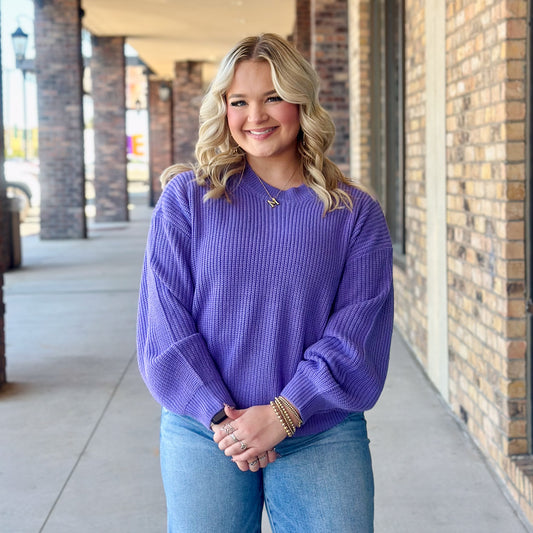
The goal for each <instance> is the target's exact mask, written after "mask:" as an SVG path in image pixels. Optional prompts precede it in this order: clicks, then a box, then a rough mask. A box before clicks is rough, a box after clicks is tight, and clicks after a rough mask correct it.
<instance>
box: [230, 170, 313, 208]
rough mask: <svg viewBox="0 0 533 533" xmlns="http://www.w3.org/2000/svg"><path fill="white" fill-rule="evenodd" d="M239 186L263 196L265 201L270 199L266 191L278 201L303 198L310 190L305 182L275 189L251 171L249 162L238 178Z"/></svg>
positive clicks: (307, 196)
mask: <svg viewBox="0 0 533 533" xmlns="http://www.w3.org/2000/svg"><path fill="white" fill-rule="evenodd" d="M263 185H264V187H263ZM239 187H244V188H245V189H246V190H249V191H251V192H253V193H254V194H255V195H256V196H259V197H260V198H263V199H264V200H265V202H267V201H268V200H269V199H270V198H268V196H267V192H266V191H268V192H269V194H271V195H272V196H271V198H276V199H277V200H278V201H279V202H280V203H281V202H297V201H301V200H304V199H306V198H309V196H310V192H312V191H311V189H309V187H308V186H307V185H306V184H305V183H304V184H302V185H299V186H298V187H291V188H289V189H287V190H285V191H283V190H281V189H277V188H276V187H273V186H272V185H269V184H268V183H266V182H265V181H264V180H262V179H261V177H260V176H259V175H258V174H256V173H255V172H254V171H253V169H252V167H251V166H250V165H249V164H246V168H245V169H244V172H243V174H242V178H241V179H240V180H239ZM265 188H266V191H265Z"/></svg>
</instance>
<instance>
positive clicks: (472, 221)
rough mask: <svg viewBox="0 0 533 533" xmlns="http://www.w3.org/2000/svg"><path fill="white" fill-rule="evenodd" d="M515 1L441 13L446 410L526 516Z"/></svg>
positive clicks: (521, 93) (522, 25)
mask: <svg viewBox="0 0 533 533" xmlns="http://www.w3.org/2000/svg"><path fill="white" fill-rule="evenodd" d="M526 12H527V2H526V1H525V0H518V1H510V0H507V1H505V0H499V1H493V2H461V3H459V2H449V3H448V4H447V44H446V50H447V76H448V80H447V108H446V115H447V145H448V149H447V160H448V161H447V166H448V194H447V203H448V231H449V243H448V273H449V274H448V279H449V291H448V296H449V348H450V400H451V405H452V408H453V410H454V411H455V412H456V413H457V414H458V415H460V416H461V417H462V418H463V420H464V421H465V423H466V426H467V427H468V430H469V432H470V433H471V434H472V435H473V436H474V438H475V439H476V441H477V442H478V443H479V445H480V447H481V449H482V450H483V452H484V454H485V455H487V456H488V457H489V458H490V461H491V463H492V465H493V466H494V467H495V468H496V470H497V471H498V472H499V474H500V475H501V477H502V478H503V479H504V480H505V481H506V482H507V486H508V487H509V489H510V490H511V492H512V494H513V496H514V497H515V498H516V499H517V500H518V501H520V503H521V506H522V509H523V510H524V511H525V512H526V514H528V516H529V518H530V520H531V519H532V517H533V512H532V509H531V504H532V492H531V489H532V487H531V482H530V480H529V478H528V477H527V475H525V474H524V472H525V470H524V468H522V467H523V466H524V464H525V465H526V466H529V467H531V465H529V462H530V459H529V458H521V459H520V461H519V463H518V466H517V463H514V462H512V461H511V458H512V456H514V455H517V454H523V453H525V452H526V451H527V441H526V382H525V372H526V361H525V347H526V345H525V334H526V321H525V315H524V312H525V306H524V296H525V262H524V261H525V243H524V230H525V224H524V207H525V182H524V176H525V153H524V150H525V143H524V140H525V70H526V68H525V67H526V62H525V58H526V39H525V38H526Z"/></svg>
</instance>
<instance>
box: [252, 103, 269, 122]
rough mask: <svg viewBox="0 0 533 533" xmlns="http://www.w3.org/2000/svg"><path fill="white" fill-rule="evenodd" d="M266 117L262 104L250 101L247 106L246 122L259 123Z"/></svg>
mask: <svg viewBox="0 0 533 533" xmlns="http://www.w3.org/2000/svg"><path fill="white" fill-rule="evenodd" d="M267 119H268V113H267V112H266V109H265V108H264V106H263V105H262V104H260V103H252V104H249V106H248V122H250V123H252V124H260V123H261V122H264V121H265V120H267Z"/></svg>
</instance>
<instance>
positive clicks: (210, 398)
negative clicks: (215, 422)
mask: <svg viewBox="0 0 533 533" xmlns="http://www.w3.org/2000/svg"><path fill="white" fill-rule="evenodd" d="M224 404H227V405H234V401H233V400H232V398H231V396H230V395H229V393H228V390H227V389H226V387H225V386H224V384H223V383H221V382H219V381H211V382H210V383H206V384H205V385H202V386H201V387H199V388H198V389H197V390H196V391H195V392H194V394H193V395H192V398H191V400H190V402H189V403H188V404H187V407H186V414H187V416H190V417H192V418H194V419H195V420H198V421H200V422H201V423H202V424H203V425H204V426H206V427H207V428H209V425H210V423H211V419H212V418H213V416H214V415H215V414H216V413H218V412H219V411H220V410H221V409H222V408H223V407H224Z"/></svg>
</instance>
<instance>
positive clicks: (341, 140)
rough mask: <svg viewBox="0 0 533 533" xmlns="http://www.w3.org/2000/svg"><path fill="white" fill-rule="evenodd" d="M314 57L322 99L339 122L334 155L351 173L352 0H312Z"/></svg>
mask: <svg viewBox="0 0 533 533" xmlns="http://www.w3.org/2000/svg"><path fill="white" fill-rule="evenodd" d="M311 59H312V63H313V65H314V66H315V68H316V70H317V72H318V75H319V76H320V79H321V82H322V83H321V91H320V101H321V103H322V105H323V106H324V107H325V108H326V109H327V110H328V111H329V113H330V114H331V117H332V119H333V121H334V122H335V127H336V135H335V141H334V143H333V146H332V150H331V154H330V156H331V158H332V159H333V160H334V161H335V163H337V165H339V167H340V168H341V170H342V171H343V172H345V173H346V174H349V173H350V87H349V85H350V84H349V77H348V65H349V55H348V1H347V0H312V2H311Z"/></svg>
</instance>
